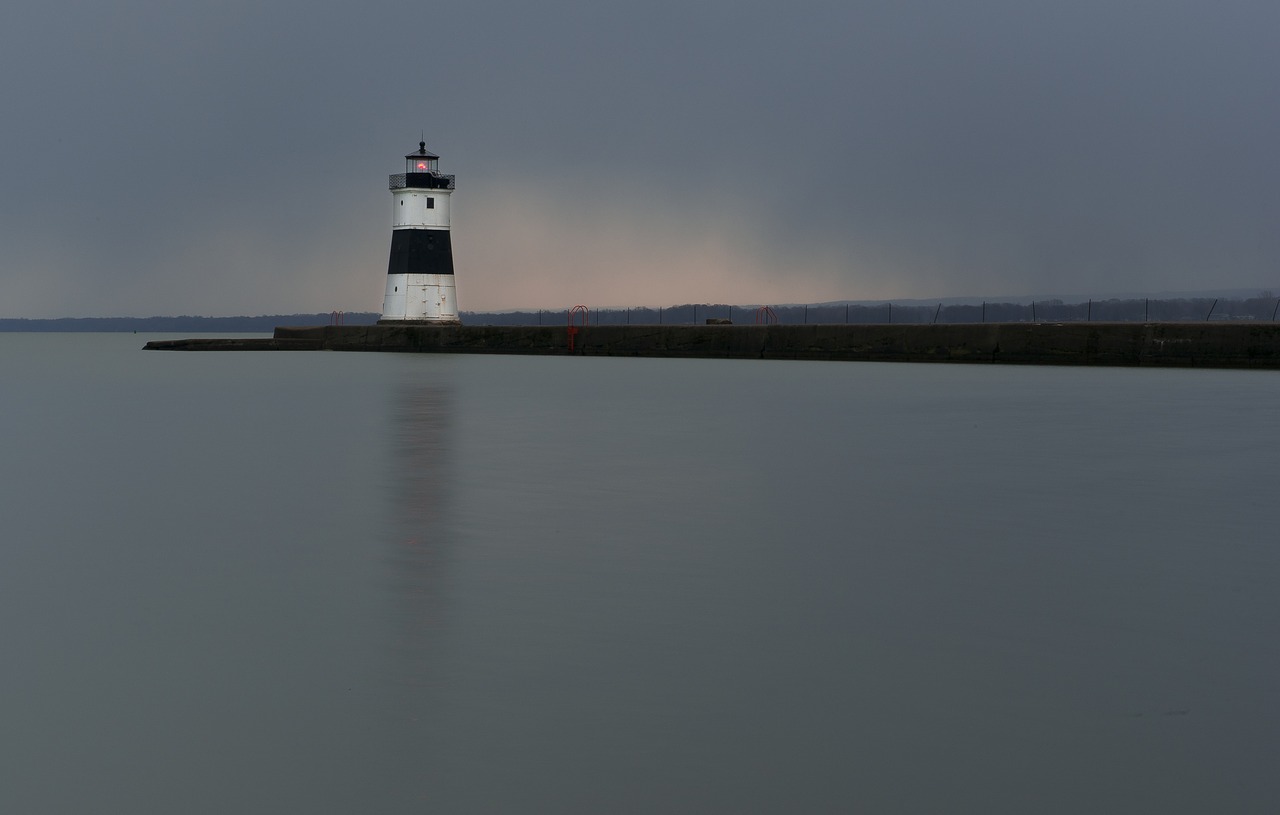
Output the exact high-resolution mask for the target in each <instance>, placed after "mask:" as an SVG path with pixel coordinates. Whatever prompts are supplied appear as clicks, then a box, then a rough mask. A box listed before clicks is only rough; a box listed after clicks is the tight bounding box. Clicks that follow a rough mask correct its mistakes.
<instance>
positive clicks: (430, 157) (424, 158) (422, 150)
mask: <svg viewBox="0 0 1280 815" xmlns="http://www.w3.org/2000/svg"><path fill="white" fill-rule="evenodd" d="M439 165H440V157H439V156H437V155H436V154H435V153H432V152H430V151H429V150H427V143H426V142H424V141H420V142H418V152H416V153H410V154H409V155H407V156H405V157H404V171H405V172H406V173H434V172H436V171H438V170H439Z"/></svg>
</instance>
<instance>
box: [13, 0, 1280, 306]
mask: <svg viewBox="0 0 1280 815" xmlns="http://www.w3.org/2000/svg"><path fill="white" fill-rule="evenodd" d="M0 23H2V25H0V89H3V93H4V98H5V100H6V107H7V113H6V117H5V121H6V126H5V128H4V129H3V131H0V148H2V149H0V161H2V162H3V169H4V179H5V180H4V188H3V189H4V194H3V198H2V200H0V311H3V312H4V316H26V315H32V316H36V315H57V314H96V313H143V314H146V313H155V312H166V313H167V312H179V311H190V312H203V313H234V312H244V311H276V310H285V311H295V310H297V311H302V310H313V309H328V308H360V309H369V310H372V309H374V308H376V307H377V305H378V302H379V298H380V293H381V279H380V275H381V273H382V272H383V271H384V269H383V268H382V266H383V264H384V263H385V253H386V244H387V236H386V234H385V233H386V232H387V231H388V229H389V225H388V224H387V217H386V212H387V207H388V206H389V205H388V203H387V200H386V199H387V198H388V196H387V194H386V191H385V189H384V188H383V179H382V177H383V176H385V175H386V174H387V173H389V172H394V171H396V170H397V169H398V167H399V159H398V157H399V156H400V155H402V154H403V153H404V152H406V151H407V150H408V149H410V148H411V147H412V146H413V144H414V143H415V142H416V141H417V136H418V132H419V130H420V129H425V130H426V134H427V141H428V144H429V145H430V146H431V147H432V149H434V150H435V151H436V152H438V153H441V154H442V156H443V157H444V158H443V166H444V169H446V170H447V171H449V172H456V173H458V175H459V184H460V188H459V193H458V199H457V202H456V203H457V209H456V213H455V220H456V222H455V231H456V243H457V252H458V262H459V266H460V274H462V275H465V276H461V277H460V279H459V288H460V296H461V298H462V299H463V303H462V305H463V307H464V308H501V307H516V306H539V305H544V306H559V305H562V304H563V303H564V302H566V301H569V300H574V301H578V300H581V299H586V298H589V299H590V300H591V301H593V302H596V303H599V304H606V303H616V304H622V303H642V302H643V303H662V302H682V301H688V300H697V299H722V300H732V301H739V302H743V301H760V300H771V301H779V300H803V299H836V298H846V297H847V298H862V297H912V296H947V295H982V294H1018V293H1053V292H1060V293H1074V292H1080V291H1084V290H1092V291H1095V292H1107V291H1131V290H1141V289H1161V290H1164V289H1177V288H1213V287H1221V286H1246V287H1247V286H1258V287H1261V286H1266V285H1270V286H1275V285H1276V283H1277V282H1280V281H1276V271H1275V270H1276V267H1277V260H1278V259H1280V238H1277V231H1276V228H1275V227H1276V224H1277V219H1278V216H1280V194H1278V193H1277V190H1278V189H1280V167H1278V166H1277V161H1276V158H1275V148H1274V145H1275V144H1276V143H1280V138H1278V137H1280V114H1277V112H1276V106H1275V105H1274V102H1273V99H1272V98H1271V96H1272V95H1273V94H1272V93H1271V86H1272V84H1273V79H1272V78H1273V77H1274V76H1276V75H1277V69H1278V68H1280V64H1278V63H1280V56H1277V49H1275V48H1274V41H1275V38H1276V35H1277V33H1280V11H1277V10H1276V7H1275V6H1274V5H1273V4H1264V3H1245V2H1234V3H1223V4H1217V5H1213V6H1212V7H1209V6H1207V5H1205V4H1202V3H1189V2H1129V3H1114V2H1112V3H1101V2H1088V1H1086V2H1078V3H1073V4H1069V5H1068V4H1038V3H1026V2H1020V3H1015V2H991V1H988V2H974V3H955V2H892V3H891V2H861V3H847V2H846V3H836V2H829V3H824V2H812V1H806V2H797V3H792V4H778V3H768V4H766V3H755V2H745V3H727V2H715V3H669V2H659V3H651V4H644V5H637V4H625V5H624V4H617V5H614V4H600V3H568V2H552V3H541V4H516V3H492V2H489V3H486V2H477V3H468V4H448V5H432V4H422V3H386V2H374V3H371V4H365V5H361V6H351V5H347V4H336V3H310V4H296V3H276V4H268V5H261V4H250V3H238V4H237V3H221V4H216V5H215V4H197V5H195V6H190V5H184V6H181V7H174V6H171V5H169V4H161V3H158V2H132V3H130V2H124V3H117V4H110V7H107V6H104V5H99V4H87V3H56V2H55V3H53V4H40V5H37V4H30V6H29V7H27V8H9V9H7V10H6V11H4V12H0Z"/></svg>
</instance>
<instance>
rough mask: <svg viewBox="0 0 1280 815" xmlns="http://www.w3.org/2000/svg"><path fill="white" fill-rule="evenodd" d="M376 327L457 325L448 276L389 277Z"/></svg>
mask: <svg viewBox="0 0 1280 815" xmlns="http://www.w3.org/2000/svg"><path fill="white" fill-rule="evenodd" d="M378 322H379V323H380V324H382V323H388V324H396V323H414V324H421V323H430V324H433V325H461V324H462V321H461V320H460V319H459V318H458V295H457V290H456V289H455V288H454V285H453V275H451V274H390V275H387V291H386V295H385V296H384V297H383V299H382V318H381V319H380V320H378Z"/></svg>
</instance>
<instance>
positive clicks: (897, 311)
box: [462, 293, 1280, 325]
mask: <svg viewBox="0 0 1280 815" xmlns="http://www.w3.org/2000/svg"><path fill="white" fill-rule="evenodd" d="M1278 311H1280V300H1277V298H1275V297H1274V296H1272V295H1270V294H1268V293H1263V294H1262V295H1260V296H1258V297H1251V298H1248V299H1243V300H1228V299H1225V298H1224V299H1214V298H1211V297H1209V298H1190V299H1173V300H1145V299H1144V300H1089V301H1085V302H1083V303H1064V302H1063V301H1061V300H1039V301H1036V302H1034V303H1027V304H1023V303H980V304H977V305H944V304H941V303H939V304H937V305H920V304H918V303H913V304H912V305H894V304H893V303H882V304H878V305H867V304H852V303H850V304H847V305H820V306H768V307H766V306H733V305H727V304H723V303H718V304H709V305H708V304H696V305H695V304H686V305H682V306H669V307H663V308H626V309H588V310H587V317H586V319H587V322H588V323H589V324H590V325H628V324H630V325H682V324H683V325H691V324H700V323H705V322H706V321H707V320H708V319H723V320H730V321H731V322H733V323H736V324H744V323H757V322H777V323H785V324H788V325H794V324H798V323H813V324H833V323H849V324H855V325H884V324H902V325H924V324H928V323H983V322H986V323H1023V322H1052V323H1063V322H1084V321H1088V320H1093V321H1098V322H1122V323H1128V322H1195V321H1199V320H1268V321H1270V320H1275V319H1276V317H1277V316H1278V315H1277V312H1278ZM582 319H583V318H582V316H581V314H575V315H574V321H575V322H576V323H581V321H582ZM568 320H569V311H568V310H567V309H566V310H562V311H550V310H542V311H508V312H463V313H462V321H463V322H464V323H466V324H468V325H564V324H566V323H567V322H568Z"/></svg>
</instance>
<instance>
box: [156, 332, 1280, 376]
mask: <svg viewBox="0 0 1280 815" xmlns="http://www.w3.org/2000/svg"><path fill="white" fill-rule="evenodd" d="M146 348H148V349H153V350H182V351H290V350H293V351H321V350H327V351H386V352H409V353H446V354H450V353H452V354H467V353H475V354H542V355H579V356H619V357H628V356H630V357H708V358H720V359H804V360H847V361H868V362H968V363H988V364H990V363H1003V364H1024V365H1122V366H1123V365H1128V366H1172V367H1196V368H1271V369H1280V324H1276V323H1251V322H1244V321H1241V322H1216V323H1215V322H1198V323H983V324H961V325H956V324H950V325H838V324H837V325H677V326H672V325H667V326H656V325H626V326H619V325H606V326H580V327H578V328H576V329H575V330H571V329H570V328H569V327H567V326H415V325H372V326H316V327H308V328H294V327H285V326H282V327H278V328H276V330H275V334H274V336H272V337H269V338H268V337H263V338H249V339H246V338H211V339H185V340H155V341H152V342H149V343H147V344H146Z"/></svg>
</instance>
